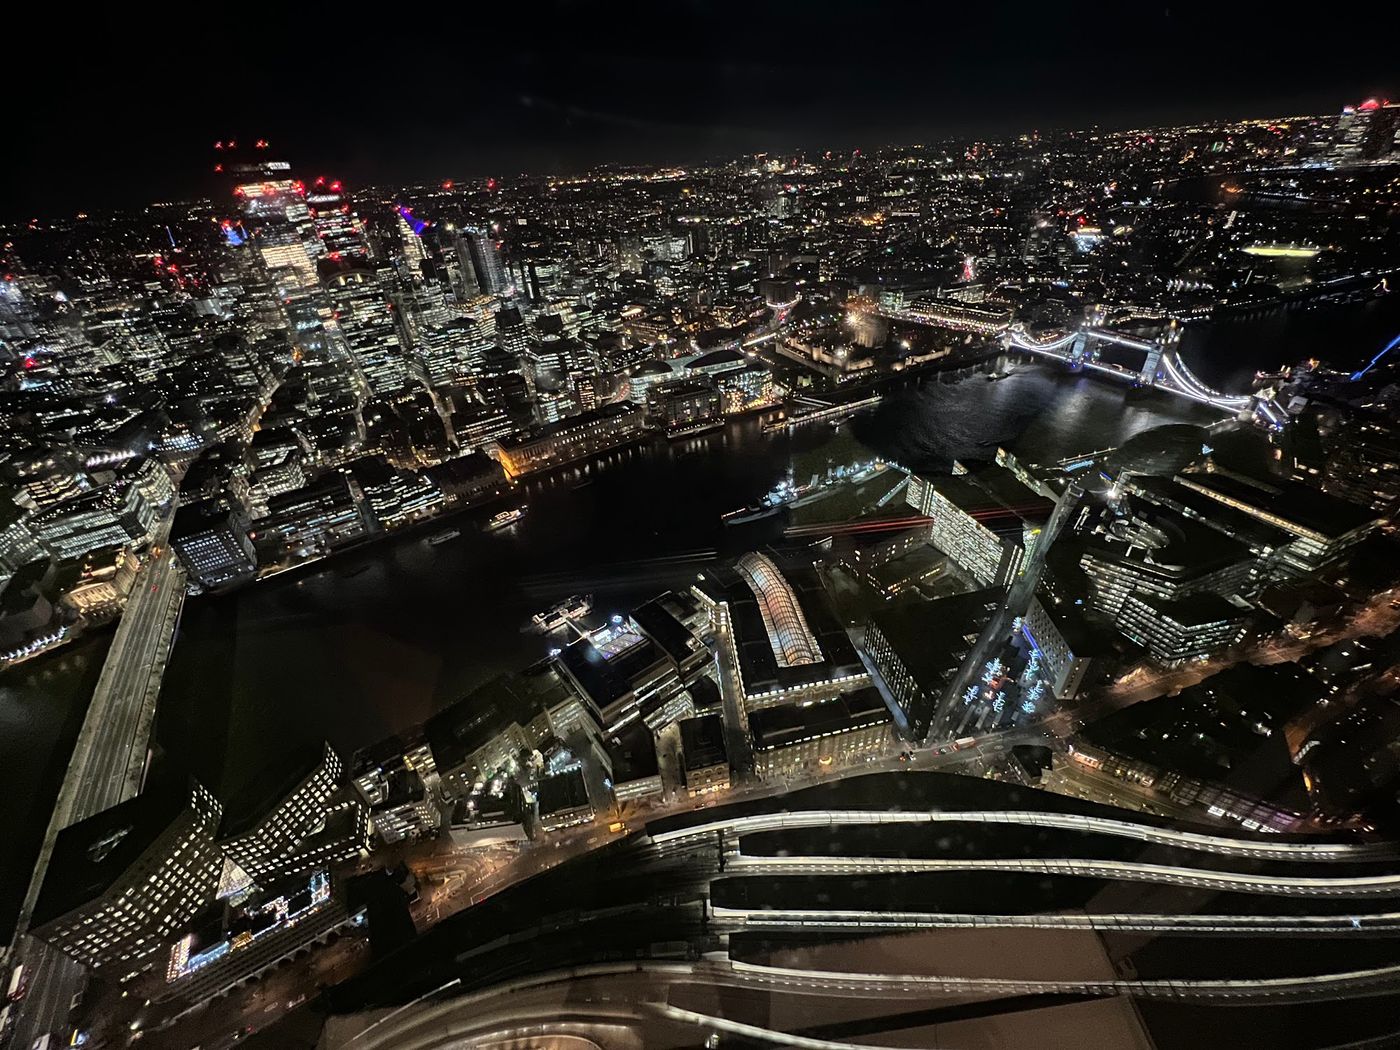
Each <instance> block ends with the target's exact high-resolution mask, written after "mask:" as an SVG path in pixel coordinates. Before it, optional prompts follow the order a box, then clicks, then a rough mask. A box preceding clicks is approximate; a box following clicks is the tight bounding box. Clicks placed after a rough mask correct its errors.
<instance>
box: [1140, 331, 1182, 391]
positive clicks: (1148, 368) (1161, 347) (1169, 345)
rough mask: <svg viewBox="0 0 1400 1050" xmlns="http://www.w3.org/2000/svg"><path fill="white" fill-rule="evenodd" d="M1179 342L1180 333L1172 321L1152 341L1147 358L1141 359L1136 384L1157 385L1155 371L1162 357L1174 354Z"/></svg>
mask: <svg viewBox="0 0 1400 1050" xmlns="http://www.w3.org/2000/svg"><path fill="white" fill-rule="evenodd" d="M1180 340H1181V331H1180V329H1178V328H1177V326H1176V321H1175V320H1172V322H1171V323H1170V324H1168V325H1167V327H1166V328H1164V329H1162V333H1161V334H1160V335H1159V336H1157V338H1156V339H1154V340H1152V343H1151V345H1150V346H1149V347H1148V349H1147V356H1146V357H1145V358H1144V359H1143V362H1142V369H1141V371H1139V372H1138V382H1139V383H1141V384H1142V385H1143V386H1156V385H1157V369H1158V368H1159V367H1160V366H1161V364H1162V355H1163V354H1169V353H1175V352H1176V344H1177V343H1178V342H1179V341H1180Z"/></svg>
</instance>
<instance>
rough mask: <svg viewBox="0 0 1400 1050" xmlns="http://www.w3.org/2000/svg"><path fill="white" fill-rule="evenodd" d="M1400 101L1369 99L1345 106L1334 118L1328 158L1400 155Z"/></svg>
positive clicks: (1344, 159) (1346, 160)
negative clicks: (1334, 130)
mask: <svg viewBox="0 0 1400 1050" xmlns="http://www.w3.org/2000/svg"><path fill="white" fill-rule="evenodd" d="M1397 138H1400V102H1391V101H1388V100H1387V99H1379V98H1368V99H1367V100H1366V101H1365V102H1362V103H1361V104H1360V105H1357V106H1347V107H1346V108H1345V109H1343V110H1342V115H1341V117H1339V118H1338V120H1337V132H1336V136H1335V138H1333V140H1332V149H1331V152H1330V153H1329V154H1328V159H1329V160H1331V162H1332V163H1333V164H1356V163H1361V162H1365V161H1383V160H1388V159H1390V158H1393V157H1395V156H1397V154H1400V144H1397Z"/></svg>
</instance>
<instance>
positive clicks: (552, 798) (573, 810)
mask: <svg viewBox="0 0 1400 1050" xmlns="http://www.w3.org/2000/svg"><path fill="white" fill-rule="evenodd" d="M535 801H536V804H537V807H538V811H539V818H540V828H541V830H543V831H546V832H549V831H559V830H561V829H563V828H571V827H574V826H575V825H578V824H587V823H588V822H589V821H590V820H592V819H593V817H594V809H593V803H592V802H590V801H589V798H588V782H587V780H586V779H585V777H584V775H583V769H582V768H581V767H579V766H572V767H570V768H569V769H565V770H562V771H560V772H558V773H555V774H554V775H552V776H547V777H544V778H542V779H541V780H540V782H539V783H538V784H537V785H536V788H535Z"/></svg>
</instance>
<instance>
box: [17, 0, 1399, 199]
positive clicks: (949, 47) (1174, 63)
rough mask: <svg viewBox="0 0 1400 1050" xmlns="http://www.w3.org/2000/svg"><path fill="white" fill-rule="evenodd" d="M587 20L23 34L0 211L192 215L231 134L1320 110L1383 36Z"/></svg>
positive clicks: (428, 140)
mask: <svg viewBox="0 0 1400 1050" xmlns="http://www.w3.org/2000/svg"><path fill="white" fill-rule="evenodd" d="M606 16H607V17H606V18H603V17H600V16H598V15H596V14H595V9H592V8H585V7H583V6H582V5H579V4H574V3H561V2H556V3H543V4H538V5H535V6H533V7H531V8H529V9H528V10H523V11H522V10H519V9H512V10H510V11H500V10H495V11H491V12H489V13H487V14H485V15H477V14H476V13H475V12H473V16H472V17H466V16H463V15H459V14H456V13H453V14H443V15H440V14H438V13H436V12H424V13H422V14H412V15H408V16H403V17H401V18H400V19H399V20H397V21H393V22H389V23H387V24H386V23H385V22H384V21H383V20H382V19H381V18H380V17H379V16H378V14H377V13H376V12H374V11H371V10H367V9H364V8H355V7H351V6H347V7H346V8H344V9H339V10H335V11H331V12H326V13H321V14H318V15H317V16H315V17H302V16H296V17H287V18H285V19H278V18H277V17H276V16H274V15H271V14H270V15H269V16H268V17H267V18H266V19H264V20H263V21H262V22H260V23H259V24H258V25H256V26H253V25H251V24H250V23H248V22H247V21H246V20H245V21H238V20H237V19H234V20H230V19H228V18H221V19H215V18H213V17H211V16H207V15H203V14H192V13H190V12H189V11H188V10H181V11H180V13H179V14H178V15H174V16H170V15H167V16H166V17H164V18H162V19H158V18H155V17H152V16H144V17H135V18H123V19H117V18H116V17H114V16H112V15H102V14H99V15H97V16H95V17H94V19H93V20H92V21H89V22H85V23H83V24H81V25H78V26H54V25H52V24H48V25H43V24H34V25H31V26H29V27H24V26H21V28H20V30H19V32H18V33H17V34H16V39H17V40H23V39H26V38H27V39H29V40H30V41H33V42H36V44H37V45H38V46H32V47H29V48H26V49H25V50H24V52H23V53H21V54H19V55H18V56H16V58H15V60H14V64H13V69H14V75H13V77H12V85H16V86H18V88H20V89H22V90H15V89H14V88H12V106H11V108H12V112H11V114H10V117H11V127H12V131H11V134H10V138H9V141H10V143H11V144H12V147H13V149H12V153H11V155H12V157H15V158H17V162H12V163H11V164H10V165H8V166H7V168H6V171H5V175H4V185H3V196H0V211H3V214H4V215H5V216H6V217H7V218H8V219H12V220H22V219H24V218H28V217H31V216H36V217H43V218H54V217H59V216H63V215H71V214H73V213H74V212H76V211H80V210H88V209H91V210H100V209H107V208H123V207H135V206H140V205H144V204H147V203H150V202H152V201H155V200H162V199H177V200H182V199H193V198H197V197H200V196H204V195H205V194H206V193H207V191H208V188H209V175H210V169H211V167H212V164H213V159H214V154H213V152H212V149H211V147H212V144H213V142H214V141H215V140H218V139H225V138H229V137H236V136H239V135H252V136H254V137H263V138H267V139H268V140H270V141H271V142H272V148H273V151H274V153H276V154H277V155H278V156H281V157H284V158H286V159H288V160H289V161H291V162H292V164H293V165H294V167H295V168H296V170H297V171H298V172H299V173H302V174H322V173H324V174H328V175H333V176H334V177H337V178H341V179H343V180H346V181H347V182H348V183H349V184H350V185H351V186H352V187H363V186H365V185H371V184H411V183H417V184H426V183H431V182H434V181H438V180H441V179H447V178H452V179H471V178H475V177H484V176H486V175H492V174H495V175H512V174H516V173H522V172H528V173H531V174H549V173H561V172H573V171H578V170H581V169H584V168H588V167H593V166H596V165H598V164H603V163H619V164H655V165H665V164H673V163H676V164H694V163H697V162H701V161H703V160H706V159H710V158H715V157H728V156H735V155H740V154H743V153H748V152H756V151H769V152H792V151H798V150H806V151H811V150H816V149H826V148H834V149H849V148H852V147H862V148H866V149H876V148H879V147H882V146H886V145H897V144H909V143H914V142H919V141H928V140H935V139H940V138H950V137H965V136H975V137H982V136H986V137H997V136H1003V135H1007V134H1014V133H1019V132H1022V131H1031V130H1050V129H1070V128H1083V127H1089V126H1098V127H1105V128H1118V127H1133V126H1144V127H1146V126H1154V125H1164V124H1180V123H1187V122H1191V121H1195V120H1221V119H1239V118H1246V117H1280V116H1294V115H1301V114H1319V113H1332V112H1337V111H1339V110H1340V109H1341V107H1342V105H1343V104H1344V103H1347V102H1354V101H1358V100H1359V99H1361V98H1363V97H1367V96H1369V95H1372V94H1385V93H1386V89H1387V88H1390V87H1392V85H1390V84H1387V83H1383V82H1381V81H1379V80H1378V79H1377V76H1378V75H1379V74H1380V73H1382V72H1385V73H1389V72H1390V70H1391V69H1392V68H1393V66H1392V65H1391V63H1390V56H1389V55H1387V53H1386V49H1387V44H1386V34H1384V33H1379V32H1378V33H1368V32H1366V31H1365V24H1364V22H1362V23H1358V21H1357V20H1355V19H1352V20H1347V21H1345V22H1338V21H1322V22H1319V23H1318V24H1313V23H1308V24H1307V25H1306V27H1303V26H1302V25H1301V24H1299V23H1298V22H1297V21H1296V20H1288V19H1272V20H1268V21H1266V20H1264V19H1262V18H1260V17H1258V16H1256V15H1253V14H1251V13H1250V12H1241V11H1234V10H1219V9H1196V8H1192V7H1189V6H1187V7H1180V8H1178V7H1173V8H1164V9H1157V10H1153V11H1143V10H1131V11H1123V10H1119V9H1115V8H1113V7H1108V6H1103V5H1094V4H1077V5H1070V6H1068V7H1062V8H1061V9H1059V10H1056V11H1046V10H1045V9H1043V8H1042V7H1038V6H1031V5H1011V6H1007V7H1003V8H1002V9H1000V10H998V11H995V12H993V11H987V12H968V11H958V12H946V11H938V10H929V9H922V8H918V7H914V6H912V5H901V4H895V3H874V4H868V5H861V6H859V7H857V8H854V9H847V8H844V7H840V6H837V5H832V4H814V5H811V6H809V7H804V8H800V9H793V8H782V9H778V8H769V7H762V8H757V9H755V8H753V7H747V8H746V7H743V6H739V5H731V4H707V3H693V2H692V3H682V4H676V5H671V6H670V7H668V8H666V9H665V10H664V11H653V10H651V9H649V8H648V7H646V6H645V5H638V4H621V5H610V6H609V7H608V8H606ZM26 19H29V20H31V21H34V22H36V23H37V22H40V21H42V19H38V18H36V16H34V15H33V14H26V15H23V16H21V22H23V21H24V20H26ZM1303 28H1306V32H1301V30H1302V29H1303ZM1300 39H1302V40H1304V41H1305V44H1306V48H1307V50H1306V52H1305V53H1301V54H1299V53H1298V52H1297V50H1296V49H1297V48H1298V46H1299V43H1298V41H1299V40H1300Z"/></svg>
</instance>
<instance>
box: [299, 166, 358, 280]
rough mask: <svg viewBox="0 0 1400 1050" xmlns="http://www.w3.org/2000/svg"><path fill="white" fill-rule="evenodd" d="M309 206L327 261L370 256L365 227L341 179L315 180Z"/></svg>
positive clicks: (309, 197)
mask: <svg viewBox="0 0 1400 1050" xmlns="http://www.w3.org/2000/svg"><path fill="white" fill-rule="evenodd" d="M306 207H307V210H308V211H309V212H310V213H311V219H312V222H313V225H314V228H315V231H316V237H317V238H318V239H319V240H320V242H321V247H322V250H323V251H324V253H325V257H326V258H327V259H328V260H331V261H333V262H339V261H341V260H344V261H347V262H354V261H355V260H363V259H367V258H368V257H369V245H368V244H367V243H366V241H365V229H364V226H363V224H362V223H361V222H360V217H359V216H358V215H356V214H355V211H354V209H353V208H352V207H351V205H350V202H349V201H348V200H347V199H346V198H345V195H344V189H343V187H342V185H341V183H340V181H339V180H338V179H335V180H331V179H325V178H318V179H317V180H316V181H315V182H313V183H312V184H311V190H310V192H309V193H308V194H307V196H306Z"/></svg>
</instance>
